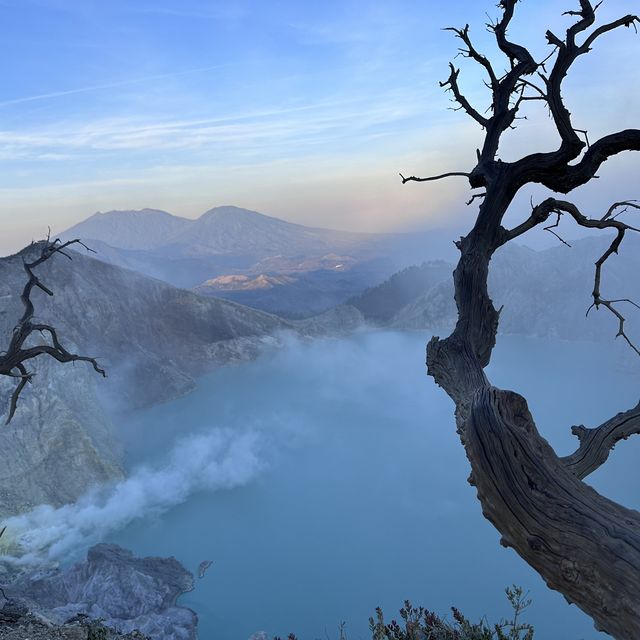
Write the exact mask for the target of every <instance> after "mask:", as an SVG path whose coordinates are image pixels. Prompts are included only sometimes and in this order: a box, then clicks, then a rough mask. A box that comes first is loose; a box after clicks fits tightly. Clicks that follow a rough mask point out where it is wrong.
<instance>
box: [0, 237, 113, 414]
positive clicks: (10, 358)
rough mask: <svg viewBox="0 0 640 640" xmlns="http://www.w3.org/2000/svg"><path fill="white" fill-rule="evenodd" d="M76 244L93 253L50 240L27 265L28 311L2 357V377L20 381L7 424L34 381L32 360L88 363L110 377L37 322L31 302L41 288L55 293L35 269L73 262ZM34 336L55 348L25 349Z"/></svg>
mask: <svg viewBox="0 0 640 640" xmlns="http://www.w3.org/2000/svg"><path fill="white" fill-rule="evenodd" d="M73 244H79V245H81V246H83V247H85V248H86V249H87V250H88V251H92V250H91V249H89V248H88V247H87V246H86V245H84V244H83V243H82V242H81V241H80V240H69V241H67V242H64V243H63V242H60V240H58V239H56V240H53V241H51V240H50V237H47V239H46V240H43V241H41V242H38V243H35V244H34V245H33V246H34V247H35V248H39V250H40V251H39V254H38V255H37V257H36V258H35V259H34V260H32V261H31V262H27V261H26V260H24V261H23V267H24V270H25V272H26V273H27V276H28V279H27V282H26V284H25V286H24V289H23V290H22V294H21V296H20V299H21V301H22V305H23V307H24V311H23V314H22V317H21V318H20V320H19V321H18V324H17V325H16V326H15V328H14V329H13V333H12V336H11V340H10V342H9V346H8V348H7V350H6V351H4V352H3V353H2V354H0V375H4V376H7V377H10V378H17V379H18V380H19V382H18V384H17V385H16V388H15V389H14V391H13V393H12V395H11V401H10V406H9V412H8V417H7V421H6V424H9V422H11V419H12V418H13V416H14V414H15V412H16V408H17V406H18V399H19V397H20V394H21V393H22V391H23V390H24V387H25V386H26V385H27V383H28V382H30V381H31V379H32V377H33V375H34V374H33V373H31V372H29V371H27V369H26V367H25V366H24V363H25V362H26V361H28V360H31V359H33V358H36V357H38V356H40V355H49V356H51V357H52V358H54V359H55V360H57V361H58V362H88V363H90V364H91V365H92V366H93V369H94V370H95V371H96V372H97V373H99V374H100V375H102V376H106V373H105V371H104V369H102V368H101V367H100V366H99V365H98V363H97V361H96V360H95V358H90V357H87V356H80V355H77V354H75V353H71V352H70V351H68V350H67V349H65V347H64V346H63V345H62V343H61V342H60V340H59V338H58V334H57V332H56V330H55V329H54V328H53V327H51V326H49V325H47V324H41V323H34V322H33V315H34V305H33V301H32V300H31V294H32V292H33V289H34V288H38V289H40V290H41V291H43V292H44V293H46V294H47V295H48V296H53V291H51V290H50V289H49V288H48V287H47V286H46V285H44V284H43V283H42V281H41V280H40V279H39V278H38V276H37V275H36V274H35V272H34V269H35V268H36V267H38V266H40V265H41V264H42V263H43V262H46V261H47V260H49V259H50V258H51V257H52V256H54V255H55V254H57V253H59V254H62V255H64V256H65V257H67V258H69V259H71V256H70V255H69V254H68V253H65V251H64V250H65V249H66V248H67V247H69V246H71V245H73ZM34 332H39V333H40V334H45V333H46V334H48V335H49V337H50V338H51V342H52V344H48V343H45V344H37V345H33V346H25V344H26V342H27V340H28V339H29V338H30V337H31V336H32V335H33V333H34Z"/></svg>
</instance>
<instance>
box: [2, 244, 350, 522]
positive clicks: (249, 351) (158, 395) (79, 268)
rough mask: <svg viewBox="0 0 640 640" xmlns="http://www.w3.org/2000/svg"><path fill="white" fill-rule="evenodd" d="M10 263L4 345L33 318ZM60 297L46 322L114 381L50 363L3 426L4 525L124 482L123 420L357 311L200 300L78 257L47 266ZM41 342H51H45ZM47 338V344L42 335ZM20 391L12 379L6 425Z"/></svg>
mask: <svg viewBox="0 0 640 640" xmlns="http://www.w3.org/2000/svg"><path fill="white" fill-rule="evenodd" d="M35 250H36V248H35V247H27V248H26V249H24V250H23V251H22V252H20V253H19V254H17V255H15V256H10V257H7V258H1V259H0V348H2V345H6V344H8V341H9V340H10V337H11V332H12V330H13V327H14V326H15V324H16V322H17V320H18V318H19V317H20V315H21V313H22V305H21V302H20V294H21V292H22V289H23V287H24V284H25V281H26V275H25V272H24V269H23V258H24V257H26V256H29V257H30V258H33V255H34V254H33V252H34V251H35ZM38 276H39V278H40V279H41V280H42V282H44V283H46V286H47V287H49V288H50V289H51V290H52V291H53V292H54V296H53V297H49V296H47V295H45V294H44V293H42V292H41V291H40V290H38V289H35V290H34V292H33V294H32V299H33V301H34V304H35V308H36V316H37V318H38V320H39V321H41V322H46V323H49V324H51V325H52V326H54V327H56V328H57V329H58V332H59V335H60V339H61V341H62V342H63V344H64V345H65V346H67V348H68V349H70V350H74V351H76V352H77V353H80V354H82V355H90V356H95V357H97V358H98V360H99V362H100V364H101V365H102V366H103V367H104V368H105V369H106V371H107V376H108V377H107V378H106V379H103V378H101V377H99V376H97V375H96V374H95V373H94V371H93V370H92V369H91V367H90V366H89V365H87V364H86V363H75V364H73V365H72V364H67V365H63V364H60V363H58V362H55V361H53V360H52V359H51V358H47V357H40V358H36V359H34V360H32V361H30V363H29V368H30V369H31V370H34V371H35V372H36V375H35V376H34V378H33V383H32V384H31V385H28V386H27V388H26V389H25V390H24V391H23V395H22V396H21V398H20V402H19V404H18V410H17V412H16V415H15V417H14V419H13V421H12V422H11V426H10V427H9V428H5V429H0V520H1V519H2V518H3V517H5V516H6V515H9V514H13V513H16V512H20V511H24V510H27V509H29V508H31V507H33V506H36V505H38V504H42V503H46V504H53V505H60V504H62V503H64V502H69V501H72V500H75V499H76V498H78V497H79V496H80V495H82V494H83V493H84V492H85V491H86V490H87V488H88V487H90V486H91V485H93V484H99V483H102V482H106V481H109V480H112V479H114V478H118V477H121V475H122V473H123V472H122V469H121V467H120V456H119V452H118V450H119V445H118V442H117V439H115V438H114V434H113V432H112V423H111V420H112V418H113V416H114V412H115V414H119V413H120V412H122V411H131V410H132V409H135V408H139V407H145V406H149V405H152V404H157V403H159V402H164V401H166V400H168V399H171V398H175V397H177V396H179V395H182V394H185V393H187V392H189V391H190V390H191V389H193V387H194V386H195V378H196V377H197V376H200V375H202V374H203V373H205V372H207V371H209V370H211V369H213V368H215V367H218V366H220V365H222V364H225V363H227V362H232V361H238V360H246V359H249V358H252V357H255V356H256V355H257V354H259V353H261V352H262V351H264V350H265V349H268V348H273V347H275V346H277V345H278V344H280V341H281V339H282V335H283V334H284V333H287V332H288V333H293V334H296V335H298V336H306V335H321V334H327V333H332V332H334V331H336V332H340V331H342V330H343V327H346V328H349V327H350V326H351V325H352V324H354V323H356V324H357V322H359V321H361V316H360V315H359V313H357V312H352V313H349V312H348V311H346V312H342V313H340V314H333V315H331V314H330V315H328V316H326V317H325V318H319V319H316V320H314V321H313V323H308V322H288V321H286V320H283V319H281V318H278V317H276V316H274V315H271V314H268V313H265V312H262V311H259V310H255V309H250V308H247V307H243V306H241V305H239V304H236V303H234V302H229V301H227V300H221V299H217V298H207V297H202V296H199V295H197V294H195V293H193V292H191V291H186V290H183V289H177V288H175V287H173V286H172V285H169V284H167V283H164V282H161V281H160V280H156V279H152V278H149V277H147V276H144V275H142V274H139V273H135V272H133V271H130V270H128V269H122V268H120V267H117V266H115V265H111V264H107V263H105V262H101V261H99V260H96V259H94V258H92V257H90V256H89V255H86V253H85V255H83V254H82V253H76V254H74V255H73V260H72V261H69V260H67V259H66V258H65V257H63V256H61V255H55V256H53V257H52V258H51V259H50V260H48V261H47V262H45V263H44V264H42V265H41V266H40V267H38ZM33 339H34V340H35V339H38V340H39V339H41V338H40V337H36V336H34V337H33ZM42 339H43V338H42ZM14 387H15V384H14V382H13V381H12V380H9V379H7V378H6V377H4V376H3V377H1V378H0V421H3V420H4V418H5V417H6V411H7V409H8V406H9V396H10V394H11V392H12V390H13V389H14Z"/></svg>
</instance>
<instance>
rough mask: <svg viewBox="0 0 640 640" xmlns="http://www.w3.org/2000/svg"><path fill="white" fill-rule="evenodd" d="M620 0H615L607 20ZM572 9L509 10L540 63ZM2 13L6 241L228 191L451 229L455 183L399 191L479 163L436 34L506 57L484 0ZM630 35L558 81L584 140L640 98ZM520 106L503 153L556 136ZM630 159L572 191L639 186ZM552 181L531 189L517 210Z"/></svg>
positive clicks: (464, 192)
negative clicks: (468, 39)
mask: <svg viewBox="0 0 640 640" xmlns="http://www.w3.org/2000/svg"><path fill="white" fill-rule="evenodd" d="M628 5H629V3H628V2H625V0H611V1H610V2H607V3H605V4H604V5H603V6H602V7H601V8H600V10H599V12H598V15H599V20H601V21H605V20H608V19H611V18H612V17H617V16H618V15H622V14H624V13H626V11H627V9H628ZM566 8H571V3H566V7H565V6H563V7H557V6H551V5H548V6H547V5H544V6H540V5H538V6H534V5H532V4H530V3H523V5H522V6H520V5H518V11H517V15H516V18H515V19H514V21H513V24H512V26H511V28H510V33H511V35H512V37H513V38H514V39H516V40H519V41H522V42H523V43H524V44H527V45H528V46H530V47H531V49H532V51H533V52H534V55H536V56H539V57H544V55H546V52H547V51H548V45H547V44H546V43H545V38H544V33H545V31H546V29H547V28H548V27H551V28H553V29H555V30H557V31H562V29H563V28H565V27H566V25H567V24H568V22H567V20H568V19H567V17H562V16H561V15H560V14H561V13H562V10H564V9H566ZM2 11H3V16H4V18H5V20H4V23H5V27H4V28H5V32H6V34H5V37H4V38H3V39H2V42H1V43H0V46H1V47H3V53H4V54H5V55H4V56H3V57H2V59H3V60H5V63H4V66H3V71H4V78H5V83H4V92H3V96H2V98H0V116H1V117H2V126H1V127H0V166H1V167H2V174H1V175H2V177H1V178H0V223H1V224H2V228H3V237H2V239H0V249H1V250H2V251H4V252H6V251H14V250H16V249H17V248H19V247H20V246H23V245H24V244H26V243H28V242H29V241H30V240H31V239H32V238H37V237H42V236H43V235H44V234H46V230H47V227H49V226H50V227H51V228H52V229H54V230H61V229H65V228H68V227H69V226H71V225H72V224H74V223H76V222H78V221H80V220H82V219H84V218H86V217H87V216H89V215H91V213H93V212H95V211H98V210H101V211H108V210H113V209H141V208H145V207H149V208H158V209H163V210H167V211H170V212H173V213H176V214H178V215H181V216H185V217H195V216H196V215H197V214H198V213H201V212H203V211H206V210H207V209H209V208H211V207H212V206H216V204H219V203H231V204H235V205H237V206H241V207H246V208H248V209H253V210H257V211H260V212H265V213H268V214H269V215H273V216H276V217H279V218H282V219H285V220H290V221H292V222H296V223H300V224H305V225H309V226H315V227H327V228H337V229H345V230H359V231H371V232H375V231H390V230H410V229H414V228H431V227H443V226H445V227H448V226H451V227H452V228H457V227H458V226H459V225H465V224H468V223H469V221H470V219H471V218H472V215H473V213H474V211H475V210H476V207H477V202H476V203H474V205H473V206H472V207H468V208H467V207H466V206H465V204H464V203H465V201H466V200H467V199H468V193H469V189H468V185H467V183H466V180H465V179H464V178H453V179H450V180H447V181H440V182H437V183H432V184H428V185H416V184H407V185H404V186H403V185H402V184H401V183H400V179H399V176H398V173H399V172H403V173H405V174H416V175H426V174H431V173H440V172H442V171H447V170H468V169H469V168H471V166H472V165H473V163H474V160H475V148H476V146H478V143H479V140H480V139H481V136H482V131H481V130H480V128H479V127H477V126H475V123H473V122H471V121H470V120H469V119H468V118H467V117H466V116H465V115H464V114H461V113H452V112H451V111H448V107H449V106H450V103H449V96H448V94H446V93H445V92H444V91H443V90H442V89H441V88H440V87H439V86H438V82H439V81H441V80H443V79H444V78H445V77H446V74H447V63H448V61H449V60H451V59H454V57H455V55H456V48H457V43H456V41H455V39H454V38H453V37H452V34H451V33H448V32H445V31H442V30H441V29H442V27H446V26H450V25H453V26H462V25H463V24H464V22H469V23H470V26H471V34H472V36H473V37H474V39H475V42H477V45H478V47H479V48H481V49H482V50H483V51H487V52H488V53H489V55H490V57H492V59H494V60H496V62H497V64H498V68H502V66H503V64H504V61H502V60H501V58H500V57H499V56H496V54H495V47H494V46H493V45H492V43H491V41H490V35H489V34H488V33H487V32H486V30H485V28H484V22H485V21H486V16H485V14H484V7H480V6H479V5H478V4H477V3H473V2H471V1H470V0H456V1H454V2H449V3H446V4H444V5H443V4H441V3H438V4H434V3H419V2H417V0H403V2H401V3H400V4H395V5H393V6H390V5H389V4H387V3H385V2H376V1H374V2H367V3H361V2H357V1H351V2H346V3H344V2H337V1H333V2H327V3H323V4H322V6H314V7H311V6H307V5H304V6H303V5H299V4H298V3H294V2H291V1H287V2H284V3H282V4H280V5H278V6H277V7H270V8H269V10H268V11H267V10H266V8H265V7H264V6H262V5H261V4H260V3H255V2H250V1H244V2H239V3H235V4H234V5H233V6H224V5H223V6H220V5H219V4H217V3H212V2H208V1H205V0H189V1H187V2H184V3H181V5H180V7H179V8H177V7H175V6H174V5H173V4H172V3H171V2H164V3H162V2H161V3H158V2H153V3H152V2H148V1H147V0H143V1H142V2H140V3H136V6H135V7H132V6H130V4H128V3H126V2H124V1H123V0H117V1H115V2H112V3H109V4H108V5H105V4H101V3H97V2H88V3H87V2H79V1H77V0H68V1H66V2H61V1H60V0H38V1H37V2H36V1H35V0H21V1H20V2H18V1H17V0H7V1H6V2H3V3H2ZM495 12H496V10H495V8H492V7H490V11H489V13H490V15H493V14H495ZM634 37H635V36H634V34H633V33H629V32H628V31H626V30H625V31H621V32H618V33H616V34H615V35H610V36H607V37H605V38H602V39H601V41H599V42H598V46H597V47H595V49H594V51H593V52H592V53H590V54H589V55H588V56H585V59H584V60H581V61H580V62H579V63H578V64H577V65H576V68H575V70H574V72H573V73H572V75H571V77H570V78H569V79H568V81H567V83H566V89H565V92H564V94H565V99H566V101H567V104H568V106H569V108H570V109H571V111H572V113H573V114H574V120H575V122H576V126H579V127H580V128H583V129H588V130H589V136H590V139H592V140H593V139H595V138H596V137H599V136H601V135H603V134H606V133H609V132H611V131H614V130H618V129H622V128H625V127H626V126H631V121H632V118H633V114H634V113H636V112H637V111H638V107H639V106H640V104H639V103H638V100H639V98H638V95H637V94H636V93H635V92H631V93H629V92H628V91H627V90H626V89H625V88H626V87H628V86H632V85H633V81H634V80H635V79H638V76H640V70H639V69H638V68H637V67H634V66H633V65H632V66H629V65H628V64H627V56H628V51H629V49H630V47H631V46H632V44H633V39H634ZM498 61H499V62H498ZM455 62H456V64H459V65H460V67H461V68H462V71H461V82H462V83H463V86H464V89H465V91H466V93H467V95H468V97H469V98H470V99H471V100H473V101H474V103H476V104H478V105H484V104H486V101H487V98H488V96H487V93H486V91H485V89H484V87H483V86H482V83H481V76H480V74H479V71H478V70H477V69H475V68H474V65H472V64H466V61H464V60H461V59H460V58H459V57H458V58H457V59H456V60H455ZM616 68H621V69H622V68H623V69H624V74H615V73H613V72H612V70H614V69H616ZM621 93H624V95H625V99H624V100H620V99H619V95H620V94H621ZM527 115H528V116H529V119H528V120H526V121H520V122H519V129H518V132H517V133H516V134H515V135H513V134H511V133H510V134H509V135H507V136H505V141H504V145H503V148H502V150H501V155H502V156H503V157H505V158H507V159H510V158H511V157H513V156H514V155H515V154H520V153H522V152H523V151H525V152H527V151H529V150H533V149H540V148H543V149H546V148H552V147H553V146H555V145H556V138H555V136H554V134H553V131H552V124H551V122H550V120H549V119H548V118H547V116H546V114H545V113H544V111H543V110H542V109H540V108H539V107H538V106H537V105H536V104H531V103H529V104H528V105H527ZM639 168H640V160H639V159H638V158H634V157H633V154H631V155H630V156H627V157H625V158H624V159H623V160H619V159H614V160H610V161H609V162H608V163H607V165H606V166H604V167H603V168H602V170H601V171H600V177H601V179H600V180H597V181H593V183H592V184H590V185H587V186H585V187H584V188H581V189H580V190H578V191H577V192H576V194H575V200H576V201H577V202H578V203H579V204H580V203H581V204H589V205H593V206H594V207H597V208H598V209H601V208H603V207H605V208H606V207H608V205H609V204H610V202H611V201H613V200H620V199H627V198H633V197H634V195H637V194H634V193H633V192H630V190H629V188H628V187H626V188H624V187H623V186H622V185H624V184H625V183H626V184H630V183H631V184H633V176H634V175H635V174H636V173H637V171H638V169H639ZM544 193H545V192H544V191H543V190H539V189H536V188H528V189H526V190H523V194H522V196H521V198H520V199H519V200H518V201H517V202H516V203H515V205H514V207H513V216H514V217H521V216H522V215H523V214H525V213H526V212H527V211H528V208H529V198H530V197H531V196H533V197H534V199H535V198H538V197H542V195H543V194H544ZM523 209H524V211H523ZM596 213H597V211H596Z"/></svg>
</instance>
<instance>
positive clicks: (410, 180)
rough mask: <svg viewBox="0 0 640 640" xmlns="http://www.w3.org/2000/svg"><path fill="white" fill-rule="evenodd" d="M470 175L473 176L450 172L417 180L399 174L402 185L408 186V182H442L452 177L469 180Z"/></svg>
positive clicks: (462, 172) (461, 172)
mask: <svg viewBox="0 0 640 640" xmlns="http://www.w3.org/2000/svg"><path fill="white" fill-rule="evenodd" d="M470 175H471V174H469V173H465V172H464V171H450V172H449V173H442V174H440V175H439V176H429V177H427V178H416V176H409V177H408V178H405V177H404V176H403V175H402V174H401V173H400V174H399V176H400V178H402V184H406V183H407V182H431V181H432V180H442V178H450V177H451V176H463V177H465V178H468V177H469V176H470Z"/></svg>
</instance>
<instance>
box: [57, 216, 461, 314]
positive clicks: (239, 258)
mask: <svg viewBox="0 0 640 640" xmlns="http://www.w3.org/2000/svg"><path fill="white" fill-rule="evenodd" d="M62 237H63V238H65V239H70V238H76V237H77V238H81V239H83V240H85V241H86V242H88V243H89V244H90V245H91V246H92V247H93V248H95V249H96V250H98V251H99V252H100V256H101V258H102V259H104V260H106V261H108V262H111V263H113V264H117V265H119V266H124V267H127V268H131V269H135V270H137V271H139V272H140V273H144V274H146V275H149V276H152V277H155V278H159V279H162V280H165V281H166V282H169V283H171V284H174V285H176V286H180V287H184V288H190V289H193V288H197V290H198V292H199V293H202V294H204V295H213V296H221V297H224V298H226V299H228V300H234V301H236V302H240V303H242V304H246V305H248V306H252V307H255V308H259V309H263V310H267V311H270V312H274V313H280V314H282V313H284V314H291V315H298V316H299V315H300V314H306V315H311V314H313V313H318V312H320V311H323V310H325V309H327V308H330V307H331V306H333V305H335V304H338V303H341V302H344V301H345V300H346V299H347V298H349V297H350V296H352V295H354V294H357V293H359V292H361V291H362V290H363V289H364V288H365V287H367V286H370V285H371V284H375V283H377V282H380V281H381V280H382V279H384V278H385V277H387V276H389V275H390V274H391V273H393V272H394V271H395V270H397V269H398V268H401V267H403V266H406V265H409V264H412V263H413V262H415V261H418V260H419V259H420V258H422V257H424V256H428V257H430V258H438V257H444V256H445V255H452V253H453V252H452V250H451V243H450V241H449V240H447V241H444V239H443V238H442V234H441V233H438V232H430V233H416V234H371V233H354V232H347V231H335V230H331V229H321V228H314V227H306V226H303V225H299V224H293V223H290V222H286V221H284V220H280V219H278V218H274V217H271V216H266V215H263V214H261V213H258V212H255V211H249V210H246V209H241V208H239V207H232V206H225V207H216V208H214V209H211V210H209V211H207V212H206V213H204V214H203V215H202V216H200V217H199V218H197V219H195V220H190V219H186V218H180V217H177V216H172V215H170V214H168V213H166V212H164V211H157V210H152V209H143V210H142V211H110V212H107V213H96V214H95V215H93V216H91V217H90V218H88V219H87V220H85V221H83V222H80V223H79V224H77V225H75V226H74V227H72V228H71V229H68V230H67V231H65V232H64V233H63V234H62ZM237 276H244V277H246V278H247V279H248V280H249V281H250V282H252V283H254V284H253V285H251V287H248V286H247V281H246V280H245V279H243V278H237ZM234 277H235V278H234ZM265 281H267V282H269V284H270V285H271V286H268V287H265V286H261V285H260V283H262V284H264V282H265ZM234 284H236V285H237V286H233V285H234ZM256 284H258V285H260V286H255V285H256Z"/></svg>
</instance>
